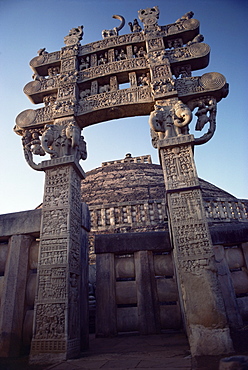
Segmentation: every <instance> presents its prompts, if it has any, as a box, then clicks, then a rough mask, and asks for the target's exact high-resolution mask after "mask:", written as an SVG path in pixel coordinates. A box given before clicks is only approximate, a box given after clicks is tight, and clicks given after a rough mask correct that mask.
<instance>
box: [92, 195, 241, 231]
mask: <svg viewBox="0 0 248 370" xmlns="http://www.w3.org/2000/svg"><path fill="white" fill-rule="evenodd" d="M204 206H205V211H206V217H207V219H208V221H209V222H211V221H221V222H223V221H227V222H228V221H232V220H236V221H242V222H243V221H247V222H248V210H247V207H248V205H247V204H245V203H242V202H241V201H237V202H234V201H233V202H231V201H224V200H223V201H212V200H210V201H204ZM89 209H90V215H91V231H92V232H94V231H100V230H105V229H111V228H119V227H122V226H130V227H133V228H136V227H141V226H155V225H159V224H162V223H163V222H164V221H167V219H168V217H167V212H166V204H165V199H157V200H151V201H147V200H145V201H136V202H123V203H119V204H107V205H104V206H103V205H98V206H97V205H96V206H89Z"/></svg>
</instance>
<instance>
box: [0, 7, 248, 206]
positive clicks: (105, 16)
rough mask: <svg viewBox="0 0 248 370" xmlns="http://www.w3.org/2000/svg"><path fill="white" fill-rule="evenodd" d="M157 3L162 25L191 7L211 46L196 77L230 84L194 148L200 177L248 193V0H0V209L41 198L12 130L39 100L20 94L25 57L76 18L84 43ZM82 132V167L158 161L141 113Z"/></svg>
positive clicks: (60, 35) (58, 42) (52, 42)
mask: <svg viewBox="0 0 248 370" xmlns="http://www.w3.org/2000/svg"><path fill="white" fill-rule="evenodd" d="M155 5H158V6H159V9H160V17H159V20H158V24H159V25H161V26H163V25H166V24H169V23H173V22H175V20H177V19H178V18H180V16H182V15H183V14H185V13H186V12H188V11H191V10H192V11H193V12H194V18H196V19H198V20H199V21H200V32H201V34H203V36H204V42H205V43H207V44H209V45H210V47H211V54H210V63H209V66H208V67H207V68H205V69H204V70H199V71H196V72H194V76H197V75H199V76H201V75H202V74H204V73H206V72H220V73H222V74H223V75H224V76H225V77H226V79H227V81H228V83H229V84H230V93H229V95H228V97H227V98H226V99H223V100H222V101H221V102H220V103H219V104H218V109H217V130H216V133H215V135H214V136H213V138H212V139H211V140H210V141H209V142H208V143H207V144H204V145H201V146H198V147H196V149H195V161H196V166H197V171H198V176H199V177H201V178H203V179H205V180H207V181H209V182H211V183H213V184H214V185H216V186H218V187H220V188H222V189H224V190H226V191H228V192H229V193H231V194H233V195H235V196H236V197H237V198H248V189H247V183H248V175H247V172H248V171H247V170H248V168H247V167H248V161H247V159H248V155H247V139H248V135H247V127H245V125H246V126H247V111H246V106H247V104H248V101H247V95H248V94H247V86H248V79H247V65H248V64H247V59H248V53H247V34H248V32H247V31H248V26H247V24H248V21H247V20H248V1H246V0H217V1H216V0H187V1H186V0H142V1H140V0H104V1H103V0H102V1H101V0H0V34H1V38H0V125H1V136H0V141H1V142H0V148H1V162H0V170H1V172H0V174H1V180H0V191H1V199H0V213H10V212H17V211H24V210H28V209H34V208H35V207H36V206H38V205H39V204H40V203H41V202H42V197H43V187H44V173H43V172H37V171H35V170H33V169H31V168H30V167H29V166H28V164H27V163H26V161H25V159H24V156H23V151H22V144H21V137H20V136H18V135H16V134H15V133H14V132H13V127H14V125H15V118H16V116H17V115H18V114H19V113H20V112H22V111H23V110H25V109H30V108H31V109H36V108H38V107H39V106H35V105H34V104H32V103H31V102H30V101H29V99H28V98H27V97H26V96H25V94H24V93H23V87H24V86H25V85H26V84H27V83H28V82H30V81H31V80H32V70H31V68H30V67H29V62H30V60H31V59H32V58H33V57H35V56H37V51H38V50H39V49H40V48H43V47H46V50H47V51H48V52H53V51H58V50H60V49H61V47H63V46H64V41H63V40H64V36H66V35H68V32H69V30H70V29H71V28H73V27H77V26H79V25H83V26H84V37H83V40H82V41H81V43H82V44H87V43H90V42H93V41H97V40H100V39H101V38H102V37H101V31H102V30H103V29H111V28H113V27H115V26H118V25H119V21H118V20H116V19H113V18H112V15H113V14H120V15H122V16H123V17H124V18H125V20H126V25H125V27H124V28H123V29H122V30H121V31H120V34H125V33H129V32H130V29H129V26H128V22H130V21H133V19H134V18H138V14H137V12H138V10H140V9H144V8H147V7H152V6H155ZM83 135H84V137H85V140H86V142H87V146H88V159H87V160H86V161H84V162H82V163H81V164H82V166H83V168H84V170H85V171H89V170H91V169H93V168H96V167H100V166H101V163H102V162H105V161H108V160H114V159H121V158H124V157H125V154H126V153H132V155H133V156H139V155H146V154H151V155H152V160H153V163H159V161H158V155H157V150H156V149H154V148H153V147H152V145H151V140H150V130H149V126H148V117H146V116H143V117H134V118H129V119H122V120H115V121H108V122H104V123H100V124H98V125H94V126H91V127H87V128H85V129H84V131H83ZM37 158H38V157H37ZM39 158H41V159H42V157H39Z"/></svg>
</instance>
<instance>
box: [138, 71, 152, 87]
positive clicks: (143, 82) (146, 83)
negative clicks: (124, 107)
mask: <svg viewBox="0 0 248 370" xmlns="http://www.w3.org/2000/svg"><path fill="white" fill-rule="evenodd" d="M138 86H149V78H148V76H146V74H145V73H142V75H141V76H140V77H139V78H138Z"/></svg>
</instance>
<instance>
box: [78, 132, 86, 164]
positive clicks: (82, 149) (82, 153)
mask: <svg viewBox="0 0 248 370" xmlns="http://www.w3.org/2000/svg"><path fill="white" fill-rule="evenodd" d="M76 159H77V160H78V161H79V160H80V159H82V160H83V161H85V159H87V146H86V142H85V141H84V137H83V136H80V138H79V145H78V147H77V152H76Z"/></svg>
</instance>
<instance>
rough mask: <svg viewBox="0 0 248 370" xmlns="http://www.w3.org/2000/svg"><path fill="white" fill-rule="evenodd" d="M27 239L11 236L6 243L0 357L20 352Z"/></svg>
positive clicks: (29, 239)
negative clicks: (7, 247)
mask: <svg viewBox="0 0 248 370" xmlns="http://www.w3.org/2000/svg"><path fill="white" fill-rule="evenodd" d="M32 241H33V238H32V237H31V236H29V235H13V236H11V238H10V240H9V252H8V258H7V261H6V267H5V274H4V283H3V292H2V297H1V307H0V356H1V357H18V356H19V355H20V349H21V337H22V322H23V318H24V302H25V287H26V282H27V269H28V251H29V247H30V245H31V243H32Z"/></svg>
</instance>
